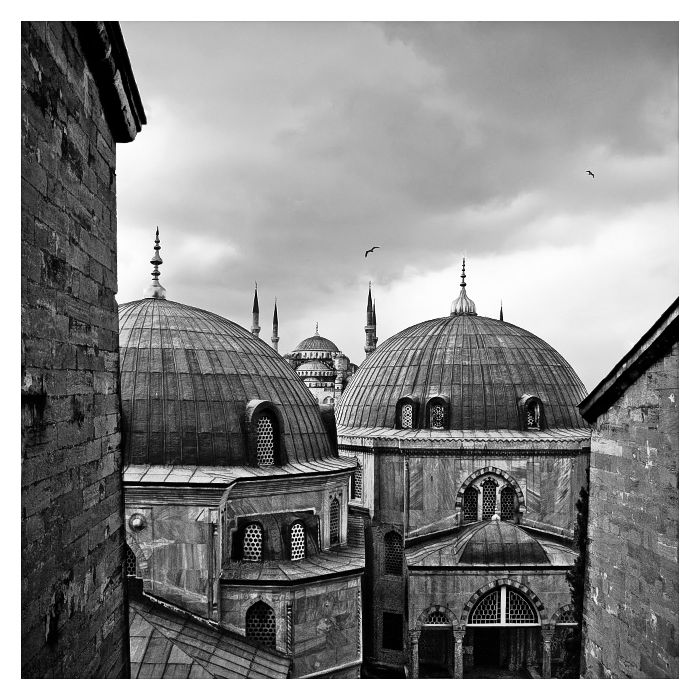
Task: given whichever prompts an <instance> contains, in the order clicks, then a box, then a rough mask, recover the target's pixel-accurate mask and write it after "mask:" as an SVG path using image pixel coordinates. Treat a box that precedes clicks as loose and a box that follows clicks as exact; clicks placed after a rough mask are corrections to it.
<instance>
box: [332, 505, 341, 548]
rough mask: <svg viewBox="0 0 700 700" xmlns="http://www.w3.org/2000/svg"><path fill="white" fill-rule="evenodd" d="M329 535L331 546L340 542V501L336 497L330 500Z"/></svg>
mask: <svg viewBox="0 0 700 700" xmlns="http://www.w3.org/2000/svg"><path fill="white" fill-rule="evenodd" d="M330 515H331V518H330V535H331V546H332V545H334V544H340V503H339V502H338V499H337V498H334V499H333V500H332V501H331V513H330Z"/></svg>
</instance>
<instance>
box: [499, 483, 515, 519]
mask: <svg viewBox="0 0 700 700" xmlns="http://www.w3.org/2000/svg"><path fill="white" fill-rule="evenodd" d="M514 517H515V491H514V489H513V487H512V486H506V487H505V488H503V490H502V491H501V520H513V518H514Z"/></svg>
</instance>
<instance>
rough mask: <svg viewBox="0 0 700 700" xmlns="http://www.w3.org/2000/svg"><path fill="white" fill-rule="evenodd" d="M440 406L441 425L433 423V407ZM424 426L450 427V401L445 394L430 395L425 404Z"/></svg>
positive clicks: (432, 428) (441, 428) (445, 428)
mask: <svg viewBox="0 0 700 700" xmlns="http://www.w3.org/2000/svg"><path fill="white" fill-rule="evenodd" d="M434 406H442V410H443V418H442V422H443V425H442V427H438V426H434V425H433V407H434ZM425 427H426V428H427V429H428V430H449V429H450V403H449V401H448V400H447V397H445V396H432V397H431V398H430V399H429V400H428V403H427V404H426V406H425Z"/></svg>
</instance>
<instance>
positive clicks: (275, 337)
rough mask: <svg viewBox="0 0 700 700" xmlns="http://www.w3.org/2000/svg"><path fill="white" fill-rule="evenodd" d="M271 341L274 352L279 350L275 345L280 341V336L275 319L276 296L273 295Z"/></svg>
mask: <svg viewBox="0 0 700 700" xmlns="http://www.w3.org/2000/svg"><path fill="white" fill-rule="evenodd" d="M270 340H271V341H272V347H273V348H274V349H275V351H276V352H279V350H278V349H277V346H278V344H279V342H280V337H279V323H278V321H277V297H275V311H274V313H273V314H272V337H271V338H270Z"/></svg>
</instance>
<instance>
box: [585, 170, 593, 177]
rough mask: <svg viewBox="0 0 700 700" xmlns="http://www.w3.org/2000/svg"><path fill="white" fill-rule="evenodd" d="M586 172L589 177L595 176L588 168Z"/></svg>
mask: <svg viewBox="0 0 700 700" xmlns="http://www.w3.org/2000/svg"><path fill="white" fill-rule="evenodd" d="M586 172H587V173H588V174H589V175H590V176H591V177H595V175H594V174H593V173H592V172H591V171H590V170H586Z"/></svg>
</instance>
